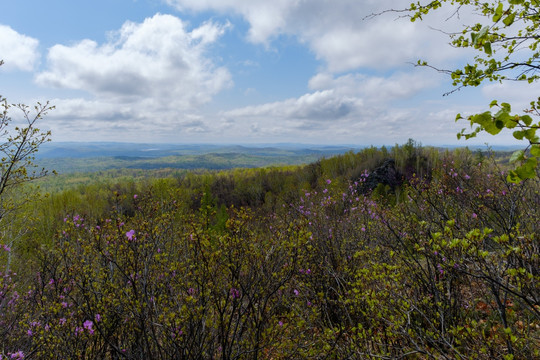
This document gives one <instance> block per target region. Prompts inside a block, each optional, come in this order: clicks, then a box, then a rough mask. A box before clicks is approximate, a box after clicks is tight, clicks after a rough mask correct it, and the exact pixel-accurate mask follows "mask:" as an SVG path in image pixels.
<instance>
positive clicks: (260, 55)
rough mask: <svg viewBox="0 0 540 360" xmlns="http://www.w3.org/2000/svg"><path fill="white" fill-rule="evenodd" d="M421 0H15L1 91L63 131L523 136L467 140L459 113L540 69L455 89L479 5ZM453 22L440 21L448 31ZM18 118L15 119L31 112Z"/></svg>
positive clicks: (139, 135)
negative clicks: (464, 7) (455, 35)
mask: <svg viewBox="0 0 540 360" xmlns="http://www.w3.org/2000/svg"><path fill="white" fill-rule="evenodd" d="M409 3H410V0H406V1H402V0H272V1H270V0H94V1H73V0H51V1H43V0H4V1H2V11H1V12H0V59H3V60H4V62H5V64H4V65H3V66H2V67H0V94H1V95H2V96H4V97H6V98H7V99H8V101H9V102H10V103H25V104H28V105H32V104H35V103H36V102H38V101H40V102H41V103H44V102H46V101H50V103H51V104H52V105H54V106H55V107H56V108H55V109H54V110H53V111H51V112H50V113H49V114H48V115H47V116H46V117H45V118H43V119H41V120H40V123H39V127H40V128H41V129H42V130H51V132H52V140H53V141H121V142H140V143H214V144H222V143H228V144H231V143H234V144H271V143H304V144H319V145H327V144H328V145H331V144H333V145H354V146H369V145H375V146H380V145H394V144H396V143H397V144H403V143H405V142H406V141H407V140H408V139H409V138H412V139H414V140H416V141H417V142H420V143H422V144H424V145H462V146H468V145H473V144H484V143H489V144H490V145H515V144H516V142H515V141H513V140H512V138H511V135H509V134H502V135H498V136H496V137H493V136H489V135H485V136H481V137H479V138H478V139H474V140H469V141H464V140H460V141H458V140H457V138H456V133H457V132H459V130H460V129H462V128H464V127H466V128H468V127H469V124H468V122H466V121H460V122H457V123H456V122H455V121H454V119H455V117H456V114H457V113H461V114H464V115H466V114H470V113H476V112H481V111H485V110H487V109H488V105H489V103H490V102H491V100H493V99H500V100H504V101H508V102H512V104H513V105H514V109H515V110H518V111H519V110H522V109H524V108H526V105H527V104H528V102H530V101H531V99H530V93H531V91H532V92H534V91H536V93H538V90H539V87H538V86H537V85H536V84H533V85H528V86H523V85H521V84H515V83H514V84H507V83H503V84H499V83H494V84H484V85H482V86H479V87H477V88H465V89H462V90H460V91H457V92H454V93H452V94H451V95H449V96H443V95H444V94H445V93H447V92H449V91H451V90H453V88H452V85H451V80H450V79H449V78H448V76H446V75H444V74H440V73H438V72H436V71H434V70H432V69H428V68H425V67H415V66H414V65H413V64H414V63H416V62H417V60H419V59H422V60H427V61H428V62H429V63H430V64H433V65H434V66H438V67H440V68H451V69H453V68H457V67H459V66H461V65H463V64H465V63H466V62H467V61H470V60H471V59H472V57H473V56H474V53H471V52H469V51H468V50H463V49H455V48H452V47H451V46H450V45H448V38H447V36H446V35H445V34H444V33H443V31H452V30H456V29H459V28H460V26H461V25H462V24H463V23H466V22H467V21H472V20H473V19H474V15H472V14H471V16H468V14H462V16H461V17H460V18H459V19H457V18H456V17H451V16H450V15H451V10H452V9H448V10H443V11H440V12H438V13H436V14H434V16H431V17H429V18H428V19H426V20H425V21H422V22H415V23H412V22H410V21H409V20H408V19H406V18H402V17H399V14H397V13H385V14H383V15H380V16H376V17H368V18H366V17H367V16H368V15H370V14H373V13H378V12H380V11H382V10H385V9H391V8H394V9H397V8H403V7H406V6H407V5H408V4H409ZM441 30H442V31H441ZM11 117H12V118H13V119H14V121H18V118H20V114H18V113H17V112H15V111H13V112H12V113H11Z"/></svg>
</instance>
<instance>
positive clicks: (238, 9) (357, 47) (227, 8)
mask: <svg viewBox="0 0 540 360" xmlns="http://www.w3.org/2000/svg"><path fill="white" fill-rule="evenodd" d="M167 2H168V3H169V4H171V5H173V6H176V7H177V8H178V9H179V10H181V11H186V10H192V11H203V10H214V11H218V12H222V13H236V14H240V15H241V16H243V17H244V18H245V19H246V20H247V21H248V22H249V24H250V30H249V34H248V38H249V40H250V41H253V42H256V43H265V44H266V43H268V42H269V41H271V40H272V38H274V37H276V36H278V35H281V34H288V35H294V36H296V37H297V38H298V39H299V40H300V41H301V42H303V43H306V44H307V46H308V47H309V48H310V49H311V50H312V51H313V52H314V53H315V55H316V56H317V57H318V58H319V59H321V60H323V61H324V62H325V63H326V66H327V69H328V70H329V71H331V72H342V71H350V70H354V69H358V68H377V69H388V68H391V67H395V66H409V65H407V64H406V63H407V62H416V60H418V59H419V58H422V59H428V60H432V61H434V62H435V63H447V61H448V60H449V59H455V58H456V57H458V56H461V55H463V51H460V50H456V49H453V48H451V47H449V46H448V45H447V44H446V43H447V42H448V38H447V36H446V35H444V34H442V33H440V32H437V31H434V30H430V29H429V28H428V26H429V25H430V24H432V25H434V26H435V27H441V26H443V27H445V28H450V29H454V30H455V27H454V25H456V23H457V22H458V21H461V20H458V19H456V18H451V19H450V20H449V21H446V20H447V19H448V17H449V13H447V12H445V11H438V12H437V13H435V14H434V15H433V16H432V17H430V19H429V20H428V21H423V22H417V23H411V22H410V21H408V20H407V19H398V15H397V14H395V13H394V14H385V15H382V16H378V17H374V18H372V19H369V20H364V18H365V17H366V16H368V15H370V14H372V13H374V12H378V11H381V10H385V9H390V8H397V9H399V8H406V7H407V6H408V5H410V1H406V0H399V1H395V0H392V1H390V0H379V1H373V0H363V1H358V0H335V1H327V0H309V1H308V0H294V1H291V0H279V1H271V2H270V1H267V0H252V1H244V0H167ZM458 26H459V25H458Z"/></svg>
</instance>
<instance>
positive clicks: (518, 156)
mask: <svg viewBox="0 0 540 360" xmlns="http://www.w3.org/2000/svg"><path fill="white" fill-rule="evenodd" d="M524 159H525V152H524V151H523V150H518V151H516V152H514V153H513V154H512V156H511V157H510V162H511V163H515V162H516V161H522V160H524Z"/></svg>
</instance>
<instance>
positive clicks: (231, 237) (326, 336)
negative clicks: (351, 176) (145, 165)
mask: <svg viewBox="0 0 540 360" xmlns="http://www.w3.org/2000/svg"><path fill="white" fill-rule="evenodd" d="M452 161H453V160H452V159H445V160H444V161H443V162H444V165H442V166H441V168H440V169H439V170H437V171H434V172H433V173H432V174H431V178H430V180H429V181H427V180H426V179H425V178H418V179H413V180H412V181H411V183H410V184H409V185H406V186H403V187H402V188H401V190H400V191H401V194H400V195H399V196H395V195H388V196H389V197H391V196H393V198H392V201H385V199H384V198H382V199H381V196H382V195H381V194H379V195H377V197H374V196H372V195H371V194H366V193H361V189H363V186H362V183H363V182H364V181H365V179H366V178H367V177H368V175H369V174H368V173H361V175H360V176H359V178H357V179H356V182H351V183H348V182H347V181H346V180H344V179H343V178H336V179H334V178H332V179H329V178H327V179H323V180H321V181H320V182H318V183H317V184H316V185H317V186H316V187H315V188H307V189H305V190H304V191H303V192H302V195H301V196H300V197H299V198H298V199H297V200H296V201H292V202H289V203H288V204H286V205H284V206H283V207H281V208H276V209H275V210H274V211H268V212H264V211H257V210H255V211H253V210H250V209H245V208H234V207H230V208H228V209H225V210H222V209H223V208H220V209H219V211H218V210H217V208H216V205H217V204H214V205H212V203H211V201H210V200H211V199H209V195H205V196H207V197H208V199H206V200H205V201H204V202H203V203H202V205H201V209H200V210H199V211H195V212H194V211H191V210H189V209H190V208H189V207H185V206H184V204H182V203H181V202H180V201H176V200H174V199H171V200H164V199H163V196H160V197H159V198H160V199H157V198H156V197H155V196H153V195H152V193H151V192H147V193H146V194H144V193H143V192H138V194H137V196H130V197H129V201H131V202H132V203H129V204H126V203H125V201H128V200H127V198H126V199H122V201H123V203H122V209H125V208H126V206H128V207H129V208H130V209H132V211H131V210H130V211H129V212H128V213H127V212H125V211H123V210H122V209H120V207H119V206H118V207H117V208H116V210H113V211H110V212H108V213H106V214H104V215H105V216H104V217H103V218H100V219H98V218H92V217H87V216H81V215H77V214H72V215H68V216H64V217H63V218H64V221H63V222H62V229H60V230H59V231H58V234H57V236H56V238H55V240H54V244H53V246H52V247H50V248H48V249H47V248H44V249H42V251H41V252H39V253H38V256H37V259H36V260H35V261H36V262H37V264H38V269H37V270H38V271H37V273H36V274H35V276H34V277H33V278H32V279H31V280H28V279H26V278H25V279H22V278H20V277H19V276H17V275H15V274H14V273H11V272H7V273H3V274H0V325H1V326H0V354H1V356H2V358H6V357H7V358H8V359H11V358H13V359H16V358H18V359H22V358H25V359H29V358H33V359H43V358H58V357H61V358H84V359H117V358H125V359H141V358H144V359H146V358H148V359H150V358H151V359H171V358H175V359H176V358H178V359H214V358H216V359H255V358H257V359H258V358H263V359H291V358H293V359H296V358H309V359H322V358H339V359H346V358H350V359H366V358H388V359H390V358H407V357H416V358H432V359H437V358H479V359H512V358H513V359H531V358H537V357H539V356H540V346H539V345H538V337H539V336H540V298H539V295H538V294H540V272H539V270H538V269H540V249H539V248H538V234H539V233H540V231H539V230H540V229H539V223H538V221H537V219H538V218H539V215H540V214H538V209H539V206H538V205H540V198H539V195H538V194H539V189H540V186H539V182H538V181H537V180H534V181H533V180H529V181H527V182H523V183H520V184H509V183H507V182H506V180H505V178H506V175H505V174H504V173H501V172H500V170H498V169H497V168H496V167H494V166H490V165H488V164H486V163H483V164H475V163H472V162H470V161H468V162H467V161H464V162H461V163H457V162H455V163H452ZM115 196H116V197H117V195H115ZM289 196H290V193H288V194H287V198H289ZM218 217H219V221H216V219H217V218H218ZM0 250H2V249H0ZM10 250H11V249H10ZM28 283H29V284H30V286H29V287H27V285H26V284H28Z"/></svg>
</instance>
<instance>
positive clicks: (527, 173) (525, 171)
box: [516, 157, 538, 179]
mask: <svg viewBox="0 0 540 360" xmlns="http://www.w3.org/2000/svg"><path fill="white" fill-rule="evenodd" d="M537 165H538V160H537V159H536V158H535V157H533V158H528V159H527V161H525V163H524V164H523V165H521V166H519V167H517V168H516V174H517V175H518V176H519V177H520V178H521V179H533V178H535V177H536V171H535V170H536V166H537Z"/></svg>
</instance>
